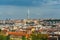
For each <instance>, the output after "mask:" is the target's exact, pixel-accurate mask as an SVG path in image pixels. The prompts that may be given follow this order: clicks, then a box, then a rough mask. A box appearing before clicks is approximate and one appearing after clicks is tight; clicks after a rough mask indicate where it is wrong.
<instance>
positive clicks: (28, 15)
mask: <svg viewBox="0 0 60 40" xmlns="http://www.w3.org/2000/svg"><path fill="white" fill-rule="evenodd" d="M29 14H30V10H29V8H28V13H27V19H29V18H30V17H29Z"/></svg>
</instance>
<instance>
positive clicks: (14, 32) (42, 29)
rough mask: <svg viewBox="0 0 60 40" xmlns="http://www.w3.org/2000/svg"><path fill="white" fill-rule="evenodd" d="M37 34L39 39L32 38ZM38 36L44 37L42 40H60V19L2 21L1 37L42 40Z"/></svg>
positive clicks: (0, 21) (19, 39)
mask: <svg viewBox="0 0 60 40" xmlns="http://www.w3.org/2000/svg"><path fill="white" fill-rule="evenodd" d="M36 34H37V37H38V38H37V39H35V38H34V37H33V36H32V37H33V38H34V39H33V38H31V35H36ZM38 34H39V35H40V36H41V35H42V38H43V39H42V40H52V39H51V38H52V37H54V38H55V39H56V40H57V39H59V38H60V37H59V36H60V19H21V20H12V19H8V20H0V35H5V36H9V40H40V39H41V38H39V35H38ZM44 35H45V36H44ZM22 37H23V39H22ZM24 37H25V38H26V39H25V38H24ZM44 37H45V39H44ZM0 39H1V38H0ZM1 40H2V39H1ZM6 40H8V39H6Z"/></svg>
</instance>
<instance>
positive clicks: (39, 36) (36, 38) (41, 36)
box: [31, 33, 48, 40]
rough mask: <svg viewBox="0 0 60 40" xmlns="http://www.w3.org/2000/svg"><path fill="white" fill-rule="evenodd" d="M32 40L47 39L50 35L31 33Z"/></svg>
mask: <svg viewBox="0 0 60 40" xmlns="http://www.w3.org/2000/svg"><path fill="white" fill-rule="evenodd" d="M31 38H32V40H47V38H48V35H47V34H40V33H38V34H34V33H33V34H32V35H31Z"/></svg>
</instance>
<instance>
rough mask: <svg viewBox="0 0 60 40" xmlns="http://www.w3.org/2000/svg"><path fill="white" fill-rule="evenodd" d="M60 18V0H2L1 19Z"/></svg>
mask: <svg viewBox="0 0 60 40" xmlns="http://www.w3.org/2000/svg"><path fill="white" fill-rule="evenodd" d="M28 8H29V10H30V15H29V17H30V18H35V19H36V18H37V19H40V18H60V0H0V19H6V18H11V19H25V18H27V13H28Z"/></svg>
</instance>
